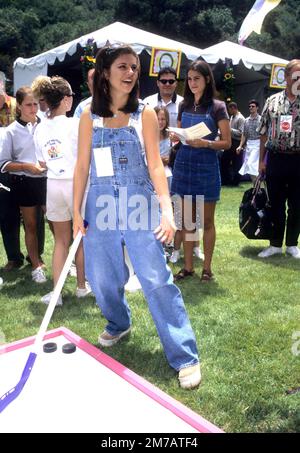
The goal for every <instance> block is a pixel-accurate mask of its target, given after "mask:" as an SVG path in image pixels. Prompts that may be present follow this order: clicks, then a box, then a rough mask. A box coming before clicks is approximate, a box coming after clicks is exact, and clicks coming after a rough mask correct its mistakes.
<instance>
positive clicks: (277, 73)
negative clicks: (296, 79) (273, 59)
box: [270, 63, 286, 89]
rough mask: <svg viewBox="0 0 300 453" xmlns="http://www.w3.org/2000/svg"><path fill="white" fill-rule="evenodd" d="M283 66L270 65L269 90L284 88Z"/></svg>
mask: <svg viewBox="0 0 300 453" xmlns="http://www.w3.org/2000/svg"><path fill="white" fill-rule="evenodd" d="M285 67H286V65H285V64H277V63H276V64H273V65H272V73H271V79H270V87H271V88H280V89H283V88H286V81H285V78H284V73H285Z"/></svg>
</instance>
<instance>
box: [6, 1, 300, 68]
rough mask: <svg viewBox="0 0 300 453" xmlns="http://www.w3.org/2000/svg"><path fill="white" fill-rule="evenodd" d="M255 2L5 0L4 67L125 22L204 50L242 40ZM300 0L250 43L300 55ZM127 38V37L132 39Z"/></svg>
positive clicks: (286, 5)
mask: <svg viewBox="0 0 300 453" xmlns="http://www.w3.org/2000/svg"><path fill="white" fill-rule="evenodd" d="M253 4H254V0H243V1H242V2H239V1H236V0H165V1H162V0H143V1H141V0H47V1H42V0H22V1H20V0H0V70H1V71H4V72H5V73H6V74H7V75H8V77H11V75H12V65H13V62H14V60H15V59H16V58H17V57H19V56H22V57H25V58H26V57H31V56H33V55H36V54H38V53H40V52H44V51H46V50H48V49H51V48H52V47H55V46H59V45H61V44H63V43H65V42H68V41H70V40H73V39H75V38H77V37H78V36H81V35H82V34H86V33H92V32H93V31H94V30H97V29H99V28H101V27H103V26H105V25H108V24H109V23H112V22H114V21H120V22H124V23H127V24H129V25H133V26H136V27H138V28H141V29H143V30H148V31H151V32H153V33H158V34H161V35H162V36H166V37H169V38H173V39H176V40H177V41H181V42H185V43H189V44H191V45H194V46H197V47H199V48H205V47H207V46H210V45H213V44H216V43H218V42H220V41H223V40H225V39H229V40H232V41H234V42H236V41H237V35H238V31H239V29H240V26H241V24H242V21H243V19H244V18H245V16H246V15H247V13H248V12H249V10H250V9H251V7H252V6H253ZM299 20H300V2H299V0H282V2H281V3H280V5H279V6H278V7H276V8H275V9H274V10H273V11H272V12H271V13H269V14H268V15H267V17H266V19H265V21H264V24H263V31H262V34H261V35H257V34H255V33H252V34H251V36H250V37H249V38H248V39H247V41H246V45H247V46H249V47H253V48H255V49H258V50H261V51H264V52H267V53H271V54H274V55H277V56H279V57H282V58H285V59H287V60H288V59H291V58H296V57H298V58H299V56H300V55H299V52H300V27H299ZM123 39H125V40H126V37H124V38H123Z"/></svg>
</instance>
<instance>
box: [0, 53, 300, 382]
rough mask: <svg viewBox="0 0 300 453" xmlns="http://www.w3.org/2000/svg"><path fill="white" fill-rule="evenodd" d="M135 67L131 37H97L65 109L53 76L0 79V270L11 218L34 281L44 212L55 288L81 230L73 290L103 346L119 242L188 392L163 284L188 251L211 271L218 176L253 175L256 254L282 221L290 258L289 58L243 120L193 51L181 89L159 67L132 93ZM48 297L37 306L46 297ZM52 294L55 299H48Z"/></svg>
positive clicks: (182, 333) (191, 375)
mask: <svg viewBox="0 0 300 453" xmlns="http://www.w3.org/2000/svg"><path fill="white" fill-rule="evenodd" d="M139 74H140V62H139V58H138V56H137V54H136V53H135V51H134V50H133V49H132V48H131V47H129V46H126V45H121V46H109V45H107V46H105V47H103V48H102V49H100V50H99V51H98V53H97V57H96V63H95V68H93V69H91V70H90V71H89V73H88V86H89V89H90V93H91V96H90V97H89V98H88V99H86V100H84V101H83V102H82V103H80V104H79V106H77V109H76V110H75V114H74V117H68V116H67V113H68V112H70V111H71V109H72V103H73V92H72V87H71V85H70V84H69V82H68V81H66V80H65V79H64V78H62V77H59V76H55V77H47V76H41V77H38V78H37V79H35V80H34V81H33V83H32V86H31V87H29V86H24V87H21V88H19V89H18V91H17V93H16V98H15V99H14V98H13V97H10V96H8V95H7V94H6V92H5V83H4V81H3V80H2V85H0V124H1V126H2V127H1V128H0V132H1V134H0V182H1V183H2V184H3V188H4V187H7V188H9V189H10V191H8V190H5V188H4V189H3V188H2V190H1V189H0V202H1V210H0V228H1V234H2V239H3V244H4V248H5V252H6V255H7V264H6V265H5V266H4V268H3V271H10V270H12V269H18V268H20V267H21V266H22V265H23V263H24V259H25V257H24V255H23V254H22V252H21V249H20V227H21V220H22V223H23V225H24V231H25V245H26V250H27V256H26V259H27V261H28V262H29V263H30V264H31V266H32V280H33V281H34V282H35V283H38V284H41V283H44V282H45V281H46V273H45V266H44V262H43V257H42V255H43V250H44V241H45V233H44V230H45V226H44V214H45V215H46V218H47V221H48V223H49V228H50V230H51V232H52V234H53V238H54V250H53V258H52V277H53V285H54V286H55V284H56V283H57V281H58V278H59V275H60V272H61V270H62V267H63V265H64V262H65V260H66V257H67V254H68V249H69V246H70V243H71V241H72V233H71V231H72V228H73V235H74V236H75V235H76V234H77V232H78V231H79V230H81V232H82V234H83V243H81V245H80V246H79V249H78V251H77V254H76V260H75V262H76V270H77V272H76V274H77V289H76V295H77V297H85V296H87V295H89V294H91V292H92V293H93V294H94V296H95V298H96V302H97V304H98V306H99V308H100V310H101V312H102V314H103V315H104V317H105V318H106V319H107V325H106V327H105V330H104V331H103V332H102V333H101V334H100V335H99V339H98V341H99V344H100V345H101V346H104V347H109V346H113V345H114V344H116V343H117V342H118V341H119V340H120V339H121V338H123V337H125V336H127V335H129V334H130V331H131V328H132V326H131V313H130V307H129V305H128V303H127V300H126V293H125V286H126V283H127V281H128V278H129V272H128V266H127V265H126V260H125V253H124V247H125V246H126V250H127V252H126V254H128V256H129V258H130V261H131V263H132V266H133V269H134V272H135V274H136V277H137V279H138V281H139V282H140V285H141V287H142V289H143V292H144V295H145V298H146V300H147V302H148V305H149V310H150V312H151V315H152V318H153V320H154V323H155V326H156V328H157V332H158V335H159V338H160V341H161V343H162V347H163V349H164V352H165V355H166V358H167V361H168V363H169V364H170V366H171V367H172V368H174V369H175V370H176V371H177V372H178V378H179V383H180V385H181V387H182V388H195V387H197V386H198V385H199V384H200V382H201V372H200V364H199V355H198V350H197V345H196V339H195V336H194V333H193V330H192V327H191V324H190V321H189V318H188V315H187V312H186V309H185V306H184V302H183V298H182V294H181V292H180V290H179V289H178V287H177V286H176V285H175V283H174V282H177V281H181V280H183V279H185V278H191V277H193V276H194V275H195V270H194V256H196V257H197V258H201V259H202V261H203V269H202V273H201V281H202V282H210V281H212V280H214V273H213V271H212V262H213V252H214V247H215V242H216V228H215V220H214V218H215V210H216V205H217V201H218V200H219V198H220V191H221V185H222V184H224V185H238V184H239V181H240V176H241V175H245V174H248V175H250V177H251V179H252V181H253V183H255V181H256V178H257V176H258V175H259V174H261V175H264V174H265V175H266V183H267V187H268V193H269V198H270V203H271V216H272V220H273V224H274V232H273V235H272V238H271V241H270V246H269V247H268V248H267V249H266V250H263V251H262V252H261V253H260V254H259V255H258V256H259V257H261V258H267V257H270V256H272V255H275V254H281V253H282V244H283V240H284V232H285V228H286V238H285V243H286V253H287V254H289V255H291V256H292V257H294V258H296V259H297V258H300V250H299V248H298V237H299V232H300V191H299V183H298V182H299V176H300V161H299V159H300V133H299V129H298V127H297V125H298V123H299V115H300V113H299V111H300V103H299V102H300V101H299V99H300V97H299V92H298V85H299V84H297V77H298V78H300V77H299V74H300V60H292V61H291V62H290V63H289V64H288V65H287V67H286V71H285V75H286V82H287V88H286V90H284V91H282V92H280V93H278V94H276V95H273V96H271V97H270V98H268V99H267V101H266V103H265V106H264V108H263V109H262V113H261V116H260V114H259V113H258V111H259V104H258V102H257V101H256V100H255V99H251V100H250V101H249V113H250V115H249V117H247V118H246V119H245V118H244V117H243V115H242V114H241V113H240V112H239V110H238V106H237V104H236V103H234V102H231V103H230V104H229V105H228V106H226V105H225V103H224V102H223V101H220V100H218V99H217V94H216V87H215V81H214V76H213V73H212V71H211V68H210V66H209V64H207V63H206V62H204V61H200V60H196V61H194V62H193V63H191V64H190V65H189V67H188V70H187V76H186V80H185V85H184V92H183V97H181V96H180V95H179V94H177V93H176V87H177V74H176V71H175V70H174V69H173V68H171V67H165V68H162V69H161V70H160V71H159V73H158V78H157V87H158V93H156V94H153V95H152V96H148V97H147V98H145V99H144V100H143V101H142V100H141V99H140V97H139V96H140V89H139ZM199 124H201V125H202V126H203V127H205V128H207V129H208V132H206V135H204V136H201V137H200V136H199V138H198V137H197V138H193V139H190V140H189V139H186V140H182V138H181V136H180V134H179V132H176V131H175V132H174V131H172V130H171V131H170V130H169V128H170V127H171V128H172V126H173V127H174V126H175V127H176V126H177V127H179V128H183V129H185V128H189V127H192V126H196V125H199ZM220 156H221V157H220ZM286 204H287V206H288V211H287V214H286ZM83 219H85V220H86V221H87V222H88V227H87V228H85V226H84V221H83ZM176 230H177V231H176ZM175 232H176V235H175ZM200 232H201V233H202V236H203V254H202V252H201V249H200V245H199V238H200ZM174 236H175V238H174ZM171 243H173V245H174V251H173V253H172V255H171V257H170V262H171V263H175V262H177V260H178V259H179V257H180V248H181V244H182V245H183V253H184V257H183V258H184V259H183V262H184V266H183V268H182V269H181V270H180V271H179V272H177V273H175V275H174V276H173V275H172V272H171V269H170V267H169V265H168V262H167V261H168V259H167V257H166V249H165V246H166V245H168V244H171ZM91 257H92V258H91ZM2 283H3V281H2V278H1V279H0V285H1V284H2ZM51 295H52V292H51V293H49V294H46V295H45V296H43V298H42V299H41V300H42V302H44V303H46V304H48V303H49V301H50V299H51ZM62 303H63V301H62V297H61V296H60V298H59V299H58V301H57V304H58V305H61V304H62Z"/></svg>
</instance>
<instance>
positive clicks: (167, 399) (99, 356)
mask: <svg viewBox="0 0 300 453" xmlns="http://www.w3.org/2000/svg"><path fill="white" fill-rule="evenodd" d="M59 335H63V336H64V337H65V338H66V339H67V340H69V341H70V342H72V343H75V344H76V346H78V347H79V348H80V349H82V350H83V351H85V352H86V353H87V354H89V355H91V356H92V357H94V359H96V360H98V362H100V363H102V364H103V365H105V366H106V367H107V368H109V369H110V370H112V371H114V372H115V373H116V374H118V375H119V376H121V377H122V378H123V379H125V380H126V381H127V382H129V383H130V384H132V385H133V386H134V387H136V388H138V389H139V390H141V391H142V392H144V393H145V394H146V395H148V396H150V398H152V399H154V400H155V401H157V402H158V403H159V404H161V405H162V406H164V407H165V408H167V409H169V410H170V411H171V412H173V413H174V414H175V415H177V417H179V418H181V419H182V420H184V421H185V422H186V423H188V424H189V425H191V426H192V427H193V428H195V429H197V430H198V431H199V432H201V433H223V432H224V431H222V430H221V429H220V428H218V427H217V426H215V425H213V424H212V423H210V422H209V421H207V420H205V418H203V417H201V416H200V415H198V414H196V413H195V412H193V411H192V410H191V409H189V408H188V407H186V406H184V405H183V404H182V403H180V402H179V401H176V400H175V399H174V398H172V397H171V396H169V395H167V394H166V393H165V392H163V391H162V390H160V389H159V388H157V387H155V386H154V385H152V384H150V382H148V381H146V380H145V379H143V378H142V377H141V376H139V375H138V374H136V373H134V372H133V371H131V370H130V369H129V368H126V367H125V366H123V365H122V364H121V363H119V362H117V361H116V360H115V359H113V358H111V357H109V356H108V355H107V354H105V353H104V352H102V351H101V350H100V349H98V348H96V347H95V346H93V345H91V344H90V343H88V342H87V341H85V340H83V339H82V338H80V337H79V336H78V335H77V334H75V333H74V332H72V331H71V330H69V329H67V328H66V327H59V328H57V329H53V330H50V331H49V332H47V333H46V335H45V336H44V340H48V339H50V338H55V337H57V336H59ZM34 340H35V336H33V337H28V338H25V339H24V340H19V341H15V342H13V343H10V344H8V345H3V346H1V347H0V354H5V353H6V352H10V351H14V350H16V349H20V348H23V347H26V346H30V345H31V344H33V342H34Z"/></svg>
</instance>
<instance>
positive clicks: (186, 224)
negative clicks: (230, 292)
mask: <svg viewBox="0 0 300 453" xmlns="http://www.w3.org/2000/svg"><path fill="white" fill-rule="evenodd" d="M201 122H203V123H204V124H205V125H206V126H207V127H208V128H209V130H210V134H209V135H207V136H206V137H205V138H199V139H196V140H186V144H181V145H180V148H179V149H178V151H177V154H176V160H175V164H174V168H173V179H172V186H171V193H172V194H173V195H177V196H179V197H180V203H181V206H180V210H179V212H180V213H185V214H184V218H180V223H181V225H182V231H183V246H184V268H183V269H181V270H180V271H179V272H178V274H176V275H175V280H181V279H183V278H186V277H189V276H192V275H193V274H194V268H193V247H194V240H197V237H196V232H197V230H198V229H199V228H203V249H204V262H203V271H202V276H201V280H202V281H210V280H212V279H213V273H212V271H211V262H212V256H213V250H214V245H215V240H216V231H215V224H214V215H215V207H216V202H217V200H219V198H220V190H221V180H220V170H219V160H218V155H217V151H218V150H224V149H227V148H230V146H231V135H230V127H229V119H228V114H227V111H226V106H225V104H224V102H221V101H218V100H216V99H215V82H214V78H213V74H212V71H211V69H210V66H209V65H208V64H207V63H206V62H205V61H200V60H199V61H197V60H196V61H194V62H193V63H192V64H191V65H190V67H189V69H188V74H187V80H186V82H185V89H184V99H183V101H182V104H181V105H180V107H179V112H178V127H182V128H188V127H191V126H194V125H196V124H198V123H201ZM170 138H171V140H172V141H178V140H179V137H177V136H176V135H175V134H174V133H172V134H171V135H170ZM201 201H204V209H203V211H204V219H201V212H200V211H201V210H202V208H201ZM202 205H203V203H202ZM187 213H190V215H186V214H187ZM180 215H182V214H180ZM199 217H200V221H201V222H200V223H201V224H200V225H198V224H197V221H198V220H199Z"/></svg>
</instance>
